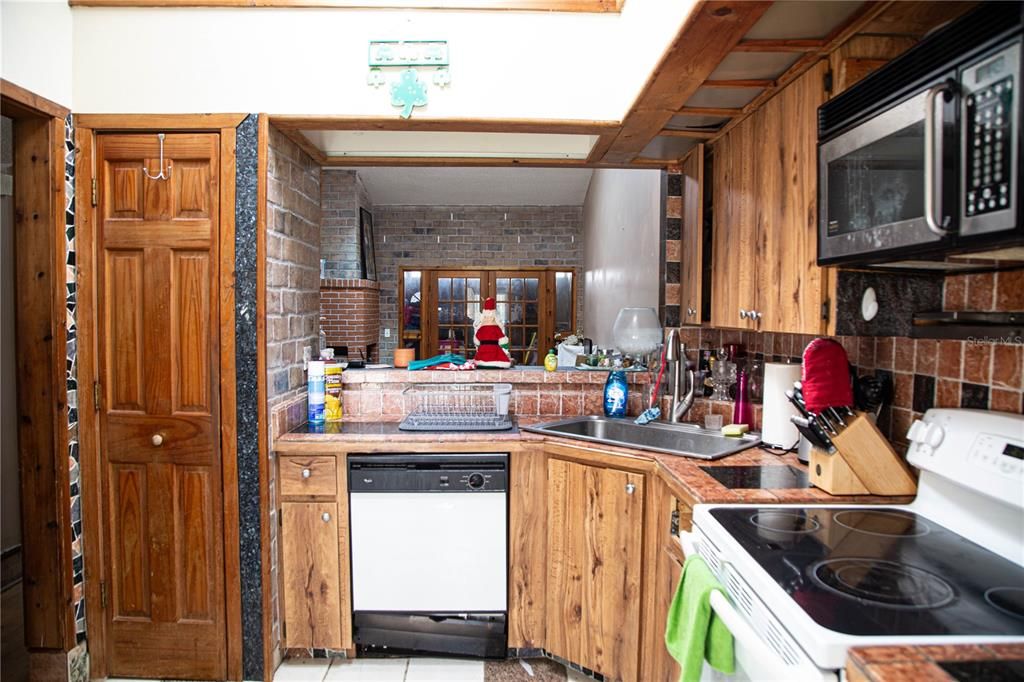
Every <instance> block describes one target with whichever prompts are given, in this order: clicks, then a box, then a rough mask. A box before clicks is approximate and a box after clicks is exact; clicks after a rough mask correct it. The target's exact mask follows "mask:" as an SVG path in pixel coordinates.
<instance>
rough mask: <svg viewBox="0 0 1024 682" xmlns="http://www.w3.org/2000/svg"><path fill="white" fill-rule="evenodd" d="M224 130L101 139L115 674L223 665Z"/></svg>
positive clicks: (104, 451) (103, 428) (107, 525)
mask: <svg viewBox="0 0 1024 682" xmlns="http://www.w3.org/2000/svg"><path fill="white" fill-rule="evenodd" d="M218 147H219V136H218V135H215V134H169V135H167V137H166V140H165V143H164V148H163V153H164V170H165V172H167V171H168V170H169V173H170V175H169V177H168V178H167V179H157V180H153V179H150V178H148V177H146V174H145V172H144V170H143V169H144V167H145V168H147V169H148V170H149V172H150V173H151V174H156V173H159V171H160V169H161V166H160V145H159V142H158V140H157V136H156V135H155V134H136V135H100V136H99V137H98V142H97V180H98V196H99V205H98V211H97V216H98V220H97V223H98V224H97V259H98V267H97V285H96V291H97V317H98V324H99V325H100V328H99V344H98V346H99V381H100V387H101V397H100V401H99V406H98V407H99V410H100V420H99V422H100V457H101V468H102V475H103V479H104V500H103V503H104V504H103V515H104V535H105V537H104V539H103V540H104V541H103V543H102V546H103V547H104V551H105V553H106V557H105V558H106V569H107V570H106V576H105V586H104V587H105V590H106V595H107V605H106V609H105V617H106V621H107V632H108V638H107V641H108V652H107V655H108V661H109V664H108V665H109V667H108V672H109V674H110V676H111V677H164V678H177V679H221V680H222V679H224V678H225V676H226V657H225V643H226V634H225V596H224V553H223V505H222V498H223V495H222V488H221V461H220V448H219V420H218V412H219V400H218V390H217V387H218V384H219V363H218V357H219V347H218V346H219V344H218V328H219V327H218V312H219V311H218V298H217V295H216V292H217V290H218V288H217V284H218V277H219V271H218V265H217V264H218V255H217V243H218V237H219V235H218V227H219V220H218V217H219V211H220V207H219V202H218V196H219V194H218V178H219V172H218V166H219V156H218Z"/></svg>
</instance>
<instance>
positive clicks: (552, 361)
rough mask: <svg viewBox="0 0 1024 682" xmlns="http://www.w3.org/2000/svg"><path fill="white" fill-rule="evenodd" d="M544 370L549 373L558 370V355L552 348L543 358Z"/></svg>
mask: <svg viewBox="0 0 1024 682" xmlns="http://www.w3.org/2000/svg"><path fill="white" fill-rule="evenodd" d="M544 369H546V370H547V371H549V372H554V371H555V370H556V369H558V355H557V354H556V353H555V349H554V348H552V349H551V350H549V351H548V354H547V355H545V356H544Z"/></svg>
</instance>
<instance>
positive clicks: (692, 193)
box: [679, 144, 704, 325]
mask: <svg viewBox="0 0 1024 682" xmlns="http://www.w3.org/2000/svg"><path fill="white" fill-rule="evenodd" d="M682 165H683V167H682V171H683V172H682V180H683V220H682V224H683V229H682V235H681V238H682V244H681V246H682V248H681V254H680V256H681V257H682V268H681V273H680V278H679V281H680V283H681V292H680V294H681V300H680V314H679V319H680V321H681V322H682V323H683V324H684V325H696V324H700V323H701V302H702V300H703V299H702V291H701V288H702V287H701V277H702V276H703V274H704V272H703V246H704V145H703V144H698V145H697V146H696V147H694V148H693V150H692V151H691V152H690V153H689V154H688V155H687V156H686V158H685V159H683V164H682Z"/></svg>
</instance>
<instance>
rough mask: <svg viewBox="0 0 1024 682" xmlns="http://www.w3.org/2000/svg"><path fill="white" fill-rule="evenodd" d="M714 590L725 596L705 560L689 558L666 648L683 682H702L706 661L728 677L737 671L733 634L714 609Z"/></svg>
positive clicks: (670, 611) (668, 627)
mask: <svg viewBox="0 0 1024 682" xmlns="http://www.w3.org/2000/svg"><path fill="white" fill-rule="evenodd" d="M714 590H720V591H722V592H723V594H724V592H725V590H724V589H723V588H722V584H721V583H720V582H718V579H717V578H715V576H714V574H713V573H712V572H711V569H709V568H708V565H707V564H706V563H704V559H702V558H701V557H699V556H698V555H696V554H693V555H691V556H689V557H687V559H686V563H685V564H683V575H682V576H681V577H680V578H679V586H678V587H677V588H676V595H675V597H674V598H673V599H672V605H671V606H670V607H669V609H668V619H667V620H666V622H665V648H666V649H668V652H669V653H670V654H672V658H674V659H676V660H677V661H678V662H679V665H680V667H682V675H680V678H679V679H680V682H695V681H696V680H699V679H700V671H701V668H702V667H703V664H704V661H705V660H707V662H708V663H710V664H711V666H712V667H713V668H716V669H718V670H721V671H722V672H724V673H731V672H733V671H734V662H733V641H732V633H731V632H729V628H727V627H725V623H723V622H722V619H721V618H719V617H718V615H717V614H716V613H715V612H714V611H713V610H712V608H711V593H712V592H713V591H714Z"/></svg>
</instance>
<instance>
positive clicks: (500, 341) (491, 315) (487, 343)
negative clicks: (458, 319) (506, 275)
mask: <svg viewBox="0 0 1024 682" xmlns="http://www.w3.org/2000/svg"><path fill="white" fill-rule="evenodd" d="M473 342H474V343H475V344H476V357H475V358H474V360H476V366H477V367H497V368H505V367H511V366H512V358H511V357H509V354H508V352H507V351H506V350H505V349H506V348H508V337H507V336H505V328H504V327H503V326H502V324H501V321H500V320H499V319H498V313H497V306H496V305H495V303H494V299H493V298H488V299H487V300H486V301H484V309H483V310H482V311H481V312H480V314H479V315H477V317H476V321H475V322H474V323H473Z"/></svg>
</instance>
